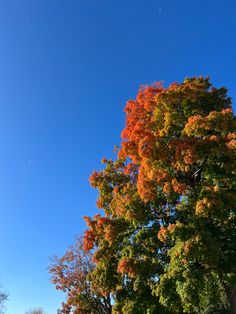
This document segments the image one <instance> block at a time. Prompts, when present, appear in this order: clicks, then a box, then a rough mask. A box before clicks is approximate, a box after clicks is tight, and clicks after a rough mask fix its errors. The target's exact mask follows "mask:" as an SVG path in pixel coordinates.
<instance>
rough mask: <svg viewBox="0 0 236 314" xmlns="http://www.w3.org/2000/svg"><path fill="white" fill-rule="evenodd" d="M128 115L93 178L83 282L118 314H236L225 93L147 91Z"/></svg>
mask: <svg viewBox="0 0 236 314" xmlns="http://www.w3.org/2000/svg"><path fill="white" fill-rule="evenodd" d="M125 112H126V124H125V128H124V130H123V132H122V142H121V147H120V148H119V151H118V156H117V159H116V160H114V161H113V160H106V159H103V161H102V162H103V163H104V169H103V170H101V171H94V172H93V173H92V175H91V177H90V183H91V185H92V186H93V187H94V188H96V189H97V190H98V193H99V195H98V200H97V207H98V208H99V210H100V212H99V213H98V214H96V215H95V216H94V217H85V221H86V222H87V226H88V228H87V230H86V231H85V233H84V238H83V249H82V248H81V250H82V251H84V252H88V253H89V254H91V256H92V261H93V267H92V268H91V269H90V271H89V272H88V273H86V278H89V282H90V283H91V287H93V289H94V291H97V292H99V293H100V294H101V295H103V296H106V297H109V298H111V299H112V304H113V306H112V313H124V314H129V313H130V314H131V313H137V314H139V313H140V314H144V313H147V314H151V313H152V314H154V313H212V314H213V313H236V228H235V227H236V193H235V191H236V190H235V188H236V158H235V156H236V119H235V117H234V115H233V112H232V104H231V99H230V98H229V97H228V95H227V90H226V88H224V87H222V88H216V87H214V86H212V84H211V83H210V80H209V78H208V77H207V78H204V77H193V78H187V79H185V80H184V82H183V83H173V84H171V85H170V86H169V87H167V88H165V87H163V86H162V85H161V83H155V84H153V85H151V86H142V87H141V88H140V90H139V92H138V94H137V97H136V99H134V100H129V101H128V102H127V104H126V107H125ZM82 251H81V252H82ZM65 256H66V255H65ZM57 264H58V265H59V264H60V263H59V261H58V263H57ZM73 271H75V268H74V270H73ZM78 280H79V279H78ZM65 291H66V290H65ZM76 293H77V296H78V298H80V296H81V291H80V290H77V292H76ZM68 295H69V294H68ZM77 308H79V307H78V305H77ZM68 313H70V312H68ZM73 313H87V312H83V311H82V310H81V311H79V310H78V311H77V312H76V311H74V312H73ZM94 313H99V312H98V311H97V312H94Z"/></svg>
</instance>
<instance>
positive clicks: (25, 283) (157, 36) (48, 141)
mask: <svg viewBox="0 0 236 314" xmlns="http://www.w3.org/2000/svg"><path fill="white" fill-rule="evenodd" d="M235 37H236V2H235V0H226V1H222V0H218V1H215V0H210V1H209V0H204V1H203V0H198V1H186V0H178V1H176V0H162V1H159V0H156V1H154V0H150V1H149V0H119V1H117V0H20V1H19V0H7V1H6V0H5V1H1V2H0V47H1V49H0V213H1V216H0V217H1V219H0V239H1V248H0V250H1V258H0V282H2V283H3V284H4V286H5V289H6V290H7V291H8V292H9V293H10V300H9V302H8V304H7V307H8V314H24V312H25V310H26V309H28V308H30V307H36V306H42V307H43V308H44V309H45V310H46V312H47V313H48V314H55V313H56V309H57V308H58V307H59V305H60V302H61V301H62V294H60V293H59V292H57V291H55V290H54V287H53V286H52V285H51V284H50V283H49V276H48V274H47V266H48V264H49V259H48V258H49V256H51V255H52V254H54V253H56V254H62V253H63V252H64V251H65V249H66V248H67V246H68V245H70V244H72V243H73V242H74V240H75V236H76V235H77V234H82V232H83V229H84V228H85V224H84V222H83V220H82V216H84V215H93V214H94V213H95V212H96V208H95V199H96V192H95V191H93V190H92V188H90V186H89V183H88V177H89V175H90V173H91V172H92V170H93V169H97V168H100V167H101V166H100V163H99V161H100V159H101V158H102V157H105V156H106V157H108V158H110V157H112V151H113V147H114V145H115V144H119V142H120V132H121V130H122V128H123V126H124V113H123V107H124V105H125V102H126V100H127V99H129V98H132V97H135V94H136V92H137V90H138V88H139V86H140V85H141V84H147V83H152V82H154V81H157V80H164V81H165V82H166V84H169V83H170V82H172V81H182V80H183V79H184V78H185V77H186V76H193V75H210V76H211V78H212V82H213V83H214V84H215V85H216V86H222V85H225V86H227V87H228V88H229V94H230V95H231V96H232V97H233V99H235V98H236V87H235V73H236V62H235V58H236V38H235Z"/></svg>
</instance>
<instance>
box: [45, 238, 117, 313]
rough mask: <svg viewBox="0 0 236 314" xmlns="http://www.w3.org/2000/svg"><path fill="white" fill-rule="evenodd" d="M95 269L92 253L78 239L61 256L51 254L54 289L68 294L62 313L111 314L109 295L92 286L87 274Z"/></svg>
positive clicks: (50, 269)
mask: <svg viewBox="0 0 236 314" xmlns="http://www.w3.org/2000/svg"><path fill="white" fill-rule="evenodd" d="M93 269H94V263H93V261H92V254H91V253H89V252H86V251H85V250H84V248H83V241H82V239H81V238H79V239H78V242H77V243H76V244H75V245H74V246H71V247H70V248H69V250H68V251H67V252H66V253H65V255H64V256H62V257H57V256H54V257H53V259H52V264H51V266H50V267H49V271H50V273H51V275H52V283H54V284H55V285H56V289H58V290H62V291H63V292H65V293H66V294H67V301H66V303H62V309H61V310H59V311H58V313H61V314H67V313H71V312H73V313H74V314H80V313H81V314H86V313H88V314H110V313H111V303H110V295H109V294H107V293H106V294H103V293H102V292H101V291H99V289H93V287H92V284H91V280H90V278H89V274H90V273H91V271H92V270H93Z"/></svg>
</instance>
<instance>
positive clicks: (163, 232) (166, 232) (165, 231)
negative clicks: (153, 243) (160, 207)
mask: <svg viewBox="0 0 236 314" xmlns="http://www.w3.org/2000/svg"><path fill="white" fill-rule="evenodd" d="M175 227H176V224H170V225H169V226H168V227H164V226H161V228H160V230H159V232H158V234H157V237H158V239H159V240H160V241H161V242H166V240H167V237H168V236H170V234H171V233H172V232H173V231H174V229H175Z"/></svg>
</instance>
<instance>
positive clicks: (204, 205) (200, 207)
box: [195, 197, 212, 215]
mask: <svg viewBox="0 0 236 314" xmlns="http://www.w3.org/2000/svg"><path fill="white" fill-rule="evenodd" d="M210 208H212V203H211V201H210V200H209V199H208V198H207V197H204V198H203V199H202V200H199V201H198V202H197V204H196V208H195V213H196V215H202V214H204V213H205V212H206V210H207V209H210Z"/></svg>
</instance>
